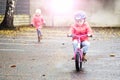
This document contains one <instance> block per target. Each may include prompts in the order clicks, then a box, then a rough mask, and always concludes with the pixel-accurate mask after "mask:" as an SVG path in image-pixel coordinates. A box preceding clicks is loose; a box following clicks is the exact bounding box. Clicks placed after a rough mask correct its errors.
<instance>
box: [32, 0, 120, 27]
mask: <svg viewBox="0 0 120 80" xmlns="http://www.w3.org/2000/svg"><path fill="white" fill-rule="evenodd" d="M76 1H78V3H77V4H75V5H77V8H74V10H73V11H72V12H70V13H68V14H64V15H60V14H59V15H54V16H51V15H48V14H49V12H48V13H47V14H45V13H44V12H45V11H46V10H48V9H49V5H48V4H50V0H31V2H30V5H31V7H30V11H31V16H32V15H33V13H34V11H35V9H36V8H42V13H43V15H44V18H45V20H46V25H48V26H69V25H71V24H72V23H73V22H74V20H73V15H74V12H75V11H77V10H84V11H86V13H87V15H88V18H87V20H88V22H89V23H90V25H91V26H103V27H106V26H107V27H108V26H118V27H120V5H119V4H120V0H76ZM66 4H67V3H66ZM79 5H80V6H79Z"/></svg>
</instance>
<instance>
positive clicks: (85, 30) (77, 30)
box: [70, 22, 93, 41]
mask: <svg viewBox="0 0 120 80" xmlns="http://www.w3.org/2000/svg"><path fill="white" fill-rule="evenodd" d="M70 32H71V33H72V34H76V35H85V34H93V32H92V29H91V28H90V26H89V24H88V23H87V22H85V23H84V24H83V25H82V26H79V25H77V24H74V25H72V26H71V28H70ZM74 39H77V37H73V39H72V40H74ZM85 40H88V37H87V36H83V37H81V41H85Z"/></svg>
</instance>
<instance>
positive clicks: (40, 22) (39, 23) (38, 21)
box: [31, 14, 45, 29]
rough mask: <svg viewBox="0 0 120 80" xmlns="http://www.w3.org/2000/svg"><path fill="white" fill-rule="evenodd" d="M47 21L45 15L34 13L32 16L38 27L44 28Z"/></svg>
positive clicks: (33, 22) (34, 23)
mask: <svg viewBox="0 0 120 80" xmlns="http://www.w3.org/2000/svg"><path fill="white" fill-rule="evenodd" d="M44 23H45V21H44V19H43V17H42V16H41V15H36V14H35V15H34V16H33V18H32V23H31V24H33V26H35V28H36V29H38V28H42V25H43V24H44Z"/></svg>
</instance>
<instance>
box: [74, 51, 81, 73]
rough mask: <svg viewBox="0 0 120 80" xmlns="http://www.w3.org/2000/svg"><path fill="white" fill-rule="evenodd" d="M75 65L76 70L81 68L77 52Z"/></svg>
mask: <svg viewBox="0 0 120 80" xmlns="http://www.w3.org/2000/svg"><path fill="white" fill-rule="evenodd" d="M75 67H76V71H79V70H81V69H82V61H81V57H80V54H79V52H77V53H76V58H75Z"/></svg>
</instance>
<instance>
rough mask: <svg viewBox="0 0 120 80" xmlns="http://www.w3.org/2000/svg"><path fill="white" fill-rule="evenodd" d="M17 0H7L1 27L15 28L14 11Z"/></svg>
mask: <svg viewBox="0 0 120 80" xmlns="http://www.w3.org/2000/svg"><path fill="white" fill-rule="evenodd" d="M15 2H16V1H15V0H7V4H6V11H5V16H4V19H3V21H2V23H1V24H0V29H13V28H14V24H13V20H14V11H15Z"/></svg>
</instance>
